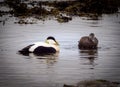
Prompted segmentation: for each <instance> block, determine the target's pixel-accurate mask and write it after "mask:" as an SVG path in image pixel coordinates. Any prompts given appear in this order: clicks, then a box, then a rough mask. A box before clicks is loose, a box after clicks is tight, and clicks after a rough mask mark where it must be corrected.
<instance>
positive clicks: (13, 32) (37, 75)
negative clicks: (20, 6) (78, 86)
mask: <svg viewBox="0 0 120 87" xmlns="http://www.w3.org/2000/svg"><path fill="white" fill-rule="evenodd" d="M119 19H120V14H119V13H118V14H112V15H103V17H101V18H100V20H87V18H85V17H74V18H73V20H72V21H70V22H68V23H58V22H57V21H55V20H47V21H37V23H36V24H28V25H25V24H15V23H14V22H15V21H17V20H18V19H17V18H14V17H8V16H4V17H2V18H1V20H7V21H5V22H4V23H3V22H1V23H0V87H62V86H63V84H64V83H66V84H74V83H77V82H79V81H81V80H87V79H106V80H110V81H118V82H120V64H119V63H120V51H119V50H120V46H119V45H120V41H119V38H120V20H119ZM91 32H93V33H95V35H96V37H97V38H98V40H99V48H98V50H97V51H96V50H91V51H84V50H79V49H78V47H77V45H78V41H79V39H80V38H81V37H82V36H86V35H89V33H91ZM48 36H54V37H55V38H56V40H58V42H59V44H60V53H59V54H56V55H55V56H44V57H41V56H34V55H33V54H30V56H23V55H19V54H18V53H17V51H18V50H20V49H22V48H23V47H24V46H27V45H29V44H31V43H33V42H38V41H45V39H46V38H47V37H48Z"/></svg>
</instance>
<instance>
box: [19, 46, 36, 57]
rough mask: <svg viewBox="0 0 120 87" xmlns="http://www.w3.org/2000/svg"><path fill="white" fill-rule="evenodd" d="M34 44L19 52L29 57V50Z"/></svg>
mask: <svg viewBox="0 0 120 87" xmlns="http://www.w3.org/2000/svg"><path fill="white" fill-rule="evenodd" d="M33 45H34V44H31V45H29V46H27V47H24V48H23V49H22V50H19V51H18V52H19V53H20V54H23V55H28V54H29V49H30V48H31V47H32V46H33Z"/></svg>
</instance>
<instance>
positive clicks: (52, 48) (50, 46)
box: [19, 36, 59, 55]
mask: <svg viewBox="0 0 120 87" xmlns="http://www.w3.org/2000/svg"><path fill="white" fill-rule="evenodd" d="M56 52H59V44H58V42H57V41H56V40H55V38H54V37H52V36H50V37H48V38H47V39H46V41H45V42H36V43H34V44H31V45H29V46H27V47H25V48H23V49H22V50H19V53H20V54H23V55H29V53H34V54H35V55H48V54H54V53H56Z"/></svg>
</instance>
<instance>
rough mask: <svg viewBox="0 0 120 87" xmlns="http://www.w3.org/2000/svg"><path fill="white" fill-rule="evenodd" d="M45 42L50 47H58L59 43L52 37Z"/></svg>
mask: <svg viewBox="0 0 120 87" xmlns="http://www.w3.org/2000/svg"><path fill="white" fill-rule="evenodd" d="M45 42H46V43H48V44H51V45H59V43H58V42H57V41H56V40H55V38H54V37H52V36H49V37H48V38H47V39H46V41H45Z"/></svg>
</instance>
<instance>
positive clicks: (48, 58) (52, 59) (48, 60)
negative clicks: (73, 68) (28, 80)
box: [29, 53, 59, 65]
mask: <svg viewBox="0 0 120 87" xmlns="http://www.w3.org/2000/svg"><path fill="white" fill-rule="evenodd" d="M58 54H59V53H55V54H53V55H44V56H38V55H35V54H34V53H30V54H29V58H31V59H35V60H37V62H38V60H39V62H42V63H45V64H47V65H53V64H54V63H56V62H57V59H58Z"/></svg>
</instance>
